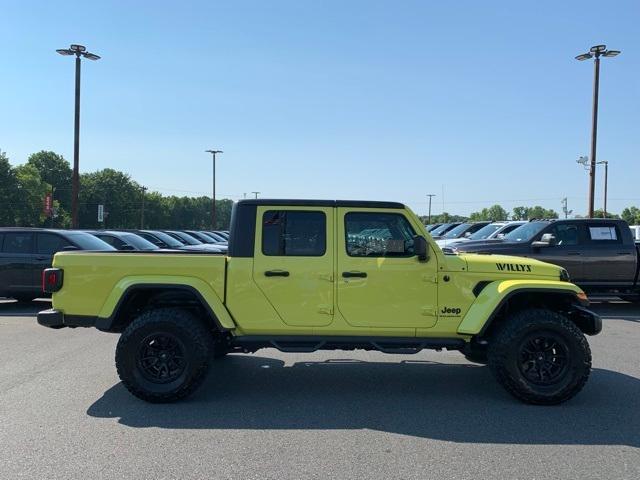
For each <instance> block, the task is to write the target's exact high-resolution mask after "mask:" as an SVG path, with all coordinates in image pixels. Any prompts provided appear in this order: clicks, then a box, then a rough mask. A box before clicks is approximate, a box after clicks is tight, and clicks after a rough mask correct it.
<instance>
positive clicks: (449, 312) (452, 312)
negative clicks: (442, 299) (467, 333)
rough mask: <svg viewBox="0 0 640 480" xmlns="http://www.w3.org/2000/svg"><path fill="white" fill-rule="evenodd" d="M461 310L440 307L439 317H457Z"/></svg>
mask: <svg viewBox="0 0 640 480" xmlns="http://www.w3.org/2000/svg"><path fill="white" fill-rule="evenodd" d="M460 313H462V309H461V308H459V307H442V310H440V316H442V317H459V316H460Z"/></svg>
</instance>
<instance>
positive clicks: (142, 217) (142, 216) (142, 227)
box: [140, 186, 148, 229]
mask: <svg viewBox="0 0 640 480" xmlns="http://www.w3.org/2000/svg"><path fill="white" fill-rule="evenodd" d="M147 190H148V188H147V187H145V186H143V187H142V209H141V210H140V229H144V198H145V197H146V193H147Z"/></svg>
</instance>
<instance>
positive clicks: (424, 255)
mask: <svg viewBox="0 0 640 480" xmlns="http://www.w3.org/2000/svg"><path fill="white" fill-rule="evenodd" d="M413 253H414V254H415V255H416V256H417V257H418V260H420V261H421V262H426V261H427V260H429V245H428V244H427V240H426V239H425V238H424V237H423V236H422V235H416V236H415V237H413Z"/></svg>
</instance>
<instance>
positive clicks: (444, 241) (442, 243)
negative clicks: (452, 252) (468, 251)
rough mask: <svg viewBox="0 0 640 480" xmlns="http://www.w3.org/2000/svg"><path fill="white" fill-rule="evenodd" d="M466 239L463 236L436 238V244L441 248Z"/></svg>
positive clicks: (466, 240) (466, 239)
mask: <svg viewBox="0 0 640 480" xmlns="http://www.w3.org/2000/svg"><path fill="white" fill-rule="evenodd" d="M468 241H469V239H468V238H464V237H463V238H440V239H438V240H436V245H438V246H439V247H440V248H442V247H450V246H452V245H454V244H456V243H463V242H468Z"/></svg>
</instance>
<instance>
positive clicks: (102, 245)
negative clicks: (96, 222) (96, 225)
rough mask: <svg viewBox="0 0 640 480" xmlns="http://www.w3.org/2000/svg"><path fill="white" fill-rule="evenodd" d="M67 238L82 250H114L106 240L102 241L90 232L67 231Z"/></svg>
mask: <svg viewBox="0 0 640 480" xmlns="http://www.w3.org/2000/svg"><path fill="white" fill-rule="evenodd" d="M67 236H68V237H69V240H71V241H72V242H73V243H75V244H76V245H77V246H78V247H80V248H81V249H82V250H115V248H113V247H112V246H111V245H109V244H108V243H107V242H103V241H102V240H100V239H99V238H97V237H94V236H93V235H91V234H90V233H85V232H69V233H67Z"/></svg>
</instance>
